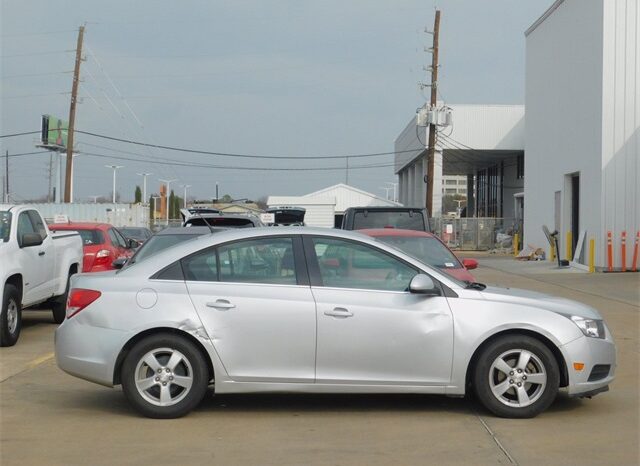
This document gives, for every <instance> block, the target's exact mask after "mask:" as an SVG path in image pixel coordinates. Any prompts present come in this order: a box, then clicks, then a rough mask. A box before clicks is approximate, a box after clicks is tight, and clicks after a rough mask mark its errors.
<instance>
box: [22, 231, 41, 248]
mask: <svg viewBox="0 0 640 466" xmlns="http://www.w3.org/2000/svg"><path fill="white" fill-rule="evenodd" d="M41 244H42V236H40V233H25V234H24V235H22V238H20V247H21V248H28V247H31V246H40V245H41Z"/></svg>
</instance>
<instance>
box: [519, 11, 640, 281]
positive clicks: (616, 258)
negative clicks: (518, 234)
mask: <svg viewBox="0 0 640 466" xmlns="http://www.w3.org/2000/svg"><path fill="white" fill-rule="evenodd" d="M639 22H640V6H639V4H638V1H637V0H588V1H585V0H558V1H556V2H555V3H554V4H553V5H552V6H551V7H550V8H549V9H548V10H547V11H546V12H545V13H544V14H543V15H542V17H540V19H538V20H537V21H536V22H535V23H534V24H533V25H532V26H531V27H530V28H529V29H528V30H527V31H526V33H525V35H526V96H525V103H526V109H527V111H526V115H527V116H526V129H525V147H526V158H525V173H526V183H525V190H524V191H525V199H526V200H527V207H526V213H525V217H524V218H525V231H526V232H527V243H530V244H534V245H536V246H548V244H547V240H546V239H545V236H544V234H543V232H542V229H541V227H542V225H547V226H548V227H549V229H550V230H553V229H556V230H558V231H559V233H560V236H559V238H560V240H561V257H563V258H564V257H565V256H567V255H568V254H569V255H570V256H573V257H574V258H575V261H576V262H577V263H581V264H587V263H588V262H589V260H588V256H589V242H590V240H591V239H593V240H594V244H595V250H594V252H595V265H596V267H597V268H600V269H605V270H606V269H608V268H609V266H610V265H611V267H612V268H613V269H615V270H620V269H621V268H622V267H623V255H622V250H621V249H622V248H621V237H622V234H623V232H626V234H627V237H628V239H627V248H626V255H625V256H624V259H625V260H624V261H625V262H626V266H627V267H630V265H631V262H632V260H633V259H632V257H633V243H634V237H635V235H636V234H637V232H638V229H639V228H640V205H639V203H638V199H639V198H640V190H639V188H638V180H639V179H640V162H639V153H640V45H639V44H640V32H639V31H638V23H639ZM609 232H610V233H611V237H612V250H611V263H609V260H608V254H609V251H608V248H607V235H608V234H609ZM568 235H570V238H568ZM581 237H582V238H583V240H580V238H581ZM573 253H575V255H574V254H573Z"/></svg>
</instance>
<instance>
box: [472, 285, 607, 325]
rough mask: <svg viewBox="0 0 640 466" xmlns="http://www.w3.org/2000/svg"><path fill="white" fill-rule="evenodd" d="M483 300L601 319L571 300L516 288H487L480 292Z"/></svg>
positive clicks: (584, 305)
mask: <svg viewBox="0 0 640 466" xmlns="http://www.w3.org/2000/svg"><path fill="white" fill-rule="evenodd" d="M480 294H481V295H482V297H483V298H484V299H487V300H489V301H499V302H504V303H513V304H520V305H524V306H531V307H533V308H538V309H542V310H546V311H552V312H556V313H558V314H562V315H564V316H568V317H570V316H580V317H584V318H587V319H602V316H601V315H600V313H599V312H598V311H596V310H595V309H594V308H592V307H590V306H587V305H586V304H583V303H580V302H578V301H573V300H571V299H565V298H557V297H555V296H549V295H547V294H544V293H537V292H535V291H529V290H521V289H518V288H499V287H494V286H488V287H487V288H485V289H484V290H482V291H481V292H480Z"/></svg>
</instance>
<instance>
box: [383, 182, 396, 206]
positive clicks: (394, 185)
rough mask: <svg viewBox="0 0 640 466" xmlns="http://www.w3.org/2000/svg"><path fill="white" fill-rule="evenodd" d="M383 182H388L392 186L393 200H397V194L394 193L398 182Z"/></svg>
mask: <svg viewBox="0 0 640 466" xmlns="http://www.w3.org/2000/svg"><path fill="white" fill-rule="evenodd" d="M384 184H390V185H391V186H393V202H398V196H397V195H396V186H398V183H392V182H390V181H385V182H384Z"/></svg>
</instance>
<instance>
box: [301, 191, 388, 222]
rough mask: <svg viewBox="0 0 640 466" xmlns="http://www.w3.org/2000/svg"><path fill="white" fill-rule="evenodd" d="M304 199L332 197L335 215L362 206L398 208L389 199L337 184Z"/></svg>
mask: <svg viewBox="0 0 640 466" xmlns="http://www.w3.org/2000/svg"><path fill="white" fill-rule="evenodd" d="M303 197H304V198H306V199H316V198H324V197H332V198H334V199H335V200H336V207H335V213H336V215H342V214H344V211H345V210H347V209H348V208H349V207H363V206H379V207H385V206H390V207H394V206H398V205H400V204H398V203H397V202H393V201H391V200H389V199H383V198H381V197H378V196H376V195H375V194H371V193H368V192H367V191H363V190H362V189H358V188H354V187H353V186H349V185H346V184H344V183H339V184H336V185H333V186H329V187H328V188H324V189H321V190H320V191H315V192H313V193H309V194H305V195H304V196H303Z"/></svg>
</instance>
